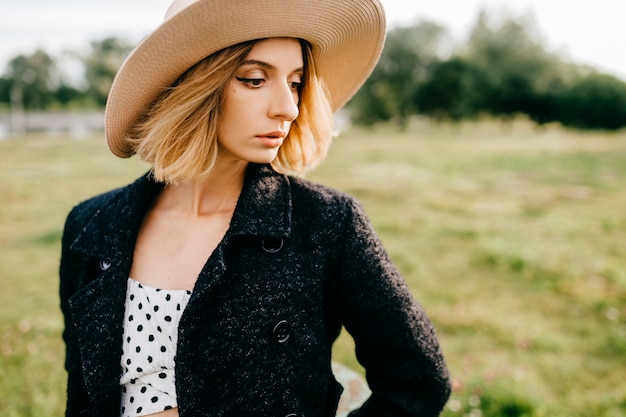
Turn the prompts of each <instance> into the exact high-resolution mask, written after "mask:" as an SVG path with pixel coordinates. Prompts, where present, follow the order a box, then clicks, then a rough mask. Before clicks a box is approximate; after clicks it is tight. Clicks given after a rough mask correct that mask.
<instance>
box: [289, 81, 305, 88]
mask: <svg viewBox="0 0 626 417" xmlns="http://www.w3.org/2000/svg"><path fill="white" fill-rule="evenodd" d="M290 86H291V89H292V90H300V89H301V88H302V81H292V82H291V83H290Z"/></svg>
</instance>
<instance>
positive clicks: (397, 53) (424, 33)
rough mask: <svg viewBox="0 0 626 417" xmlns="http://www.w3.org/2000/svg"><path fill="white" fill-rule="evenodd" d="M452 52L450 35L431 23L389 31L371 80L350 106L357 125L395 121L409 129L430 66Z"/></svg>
mask: <svg viewBox="0 0 626 417" xmlns="http://www.w3.org/2000/svg"><path fill="white" fill-rule="evenodd" d="M451 49H452V46H451V40H450V36H449V34H448V32H447V31H446V30H445V29H444V28H443V27H442V26H440V25H438V24H435V23H432V22H428V21H421V22H419V23H418V24H416V25H415V26H410V27H399V28H395V29H392V30H390V31H389V32H388V34H387V40H386V43H385V48H384V49H383V52H382V55H381V58H380V60H379V62H378V65H377V66H376V68H375V69H374V72H373V74H372V76H371V77H370V78H369V79H368V80H367V81H366V83H365V85H364V86H363V88H362V89H361V90H360V91H359V92H358V93H357V95H356V96H355V97H354V99H353V100H352V101H351V103H350V112H351V115H352V117H353V119H354V121H355V122H357V123H363V124H373V123H375V122H377V121H380V120H390V119H394V121H395V122H396V124H397V125H399V126H400V127H404V126H406V123H407V120H408V118H409V116H411V115H412V114H415V113H416V111H417V109H416V107H415V103H414V96H415V94H416V92H417V89H418V88H419V84H420V83H421V82H423V81H424V80H425V79H426V78H427V76H428V71H429V67H430V65H431V64H432V63H433V62H435V61H436V60H439V59H441V58H443V56H444V55H445V54H447V53H449V52H450V51H451Z"/></svg>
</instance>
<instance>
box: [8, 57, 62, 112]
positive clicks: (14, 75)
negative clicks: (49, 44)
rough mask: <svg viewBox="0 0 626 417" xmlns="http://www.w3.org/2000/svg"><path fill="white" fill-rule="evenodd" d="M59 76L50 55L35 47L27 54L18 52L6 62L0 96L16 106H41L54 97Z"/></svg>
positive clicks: (39, 108) (46, 104)
mask: <svg viewBox="0 0 626 417" xmlns="http://www.w3.org/2000/svg"><path fill="white" fill-rule="evenodd" d="M59 80H60V73H59V71H58V68H57V67H56V64H55V61H54V59H53V58H52V57H51V56H50V55H48V54H47V53H46V52H45V51H43V50H41V49H38V50H36V51H35V52H34V53H33V54H31V55H19V56H17V57H15V58H13V59H12V60H11V61H10V62H9V65H8V68H7V71H6V74H5V76H4V77H2V79H0V86H1V87H2V95H1V96H0V97H1V98H2V99H3V101H5V102H6V103H8V104H10V105H11V106H12V107H16V108H18V109H27V110H41V109H45V108H47V107H48V106H49V105H50V104H51V103H52V102H53V101H54V91H55V89H56V88H57V87H58V86H59Z"/></svg>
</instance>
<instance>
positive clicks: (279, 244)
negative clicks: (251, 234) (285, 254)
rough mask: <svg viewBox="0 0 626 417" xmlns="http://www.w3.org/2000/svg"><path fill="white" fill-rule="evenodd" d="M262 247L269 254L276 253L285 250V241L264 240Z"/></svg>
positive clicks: (278, 239) (279, 239)
mask: <svg viewBox="0 0 626 417" xmlns="http://www.w3.org/2000/svg"><path fill="white" fill-rule="evenodd" d="M261 247H262V248H263V250H264V251H265V252H267V253H276V252H278V251H279V250H281V249H282V248H283V240H282V239H281V238H276V239H263V241H261Z"/></svg>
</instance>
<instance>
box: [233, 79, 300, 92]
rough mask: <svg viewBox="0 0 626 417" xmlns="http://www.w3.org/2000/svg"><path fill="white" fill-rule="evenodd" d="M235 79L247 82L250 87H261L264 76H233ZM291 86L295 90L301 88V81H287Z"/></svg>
mask: <svg viewBox="0 0 626 417" xmlns="http://www.w3.org/2000/svg"><path fill="white" fill-rule="evenodd" d="M235 78H236V79H237V81H239V82H242V83H244V84H247V85H248V86H249V87H251V88H259V87H261V83H262V82H264V81H265V79H264V78H245V77H235ZM289 84H290V86H291V88H292V89H294V90H297V91H300V90H302V84H303V83H302V82H301V81H292V82H290V83H289Z"/></svg>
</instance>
